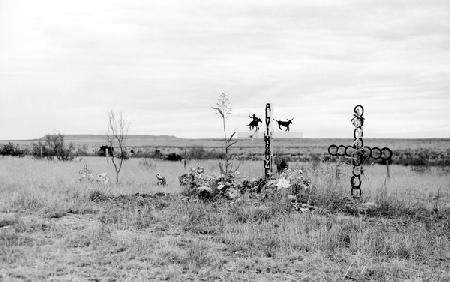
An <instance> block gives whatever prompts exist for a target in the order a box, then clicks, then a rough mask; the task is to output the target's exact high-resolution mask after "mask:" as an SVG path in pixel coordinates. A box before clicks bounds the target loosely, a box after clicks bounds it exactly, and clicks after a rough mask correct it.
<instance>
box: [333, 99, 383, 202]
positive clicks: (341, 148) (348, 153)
mask: <svg viewBox="0 0 450 282" xmlns="http://www.w3.org/2000/svg"><path fill="white" fill-rule="evenodd" d="M363 115H364V108H363V106H361V105H357V106H356V107H355V108H354V109H353V118H352V120H351V122H352V124H353V126H354V127H355V129H354V130H353V144H352V145H350V146H345V145H335V144H333V145H330V146H329V147H328V153H329V154H330V155H332V156H334V157H337V156H339V157H351V158H352V164H353V176H352V177H351V179H350V184H351V187H352V189H351V195H352V196H353V197H354V198H360V197H361V174H363V173H364V168H363V166H362V164H363V162H364V161H365V160H366V159H367V158H373V159H375V160H379V159H381V160H384V161H386V162H387V163H388V164H389V161H390V160H391V158H392V151H391V149H389V148H388V147H384V148H382V149H380V148H378V147H373V148H371V147H368V146H364V143H363V125H364V117H363ZM356 192H359V193H356Z"/></svg>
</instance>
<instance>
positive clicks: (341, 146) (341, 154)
mask: <svg viewBox="0 0 450 282" xmlns="http://www.w3.org/2000/svg"><path fill="white" fill-rule="evenodd" d="M341 148H344V150H343V151H342V149H341ZM339 151H341V153H339ZM336 153H337V155H338V156H340V157H344V156H345V146H344V145H339V147H338V148H337V151H336Z"/></svg>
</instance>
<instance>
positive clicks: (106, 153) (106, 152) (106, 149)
mask: <svg viewBox="0 0 450 282" xmlns="http://www.w3.org/2000/svg"><path fill="white" fill-rule="evenodd" d="M108 151H109V150H108V148H105V157H106V162H107V163H109V160H108V158H109V152H108Z"/></svg>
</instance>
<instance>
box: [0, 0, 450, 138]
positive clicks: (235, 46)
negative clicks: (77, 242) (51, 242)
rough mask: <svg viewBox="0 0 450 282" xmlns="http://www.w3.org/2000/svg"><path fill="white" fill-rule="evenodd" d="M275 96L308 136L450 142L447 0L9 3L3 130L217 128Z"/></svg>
mask: <svg viewBox="0 0 450 282" xmlns="http://www.w3.org/2000/svg"><path fill="white" fill-rule="evenodd" d="M221 92H225V93H227V94H228V95H229V96H230V98H231V103H232V108H233V115H232V116H231V117H230V119H229V128H230V131H245V130H246V127H245V125H246V124H247V123H248V122H249V118H248V114H251V113H256V114H257V115H261V116H262V115H263V112H264V106H265V103H266V102H272V103H273V105H274V109H275V115H276V117H277V118H278V119H286V118H291V117H295V119H294V126H293V128H292V130H294V131H301V132H303V133H304V136H305V137H351V136H352V133H353V131H352V125H351V124H350V118H351V117H352V111H353V107H354V106H355V105H356V104H362V105H364V107H365V109H366V112H365V116H366V124H365V128H364V136H365V137H419V138H426V137H450V110H449V106H450V1H448V0H442V1H439V0H436V1H423V0H421V1H416V0H408V1H406V0H405V1H394V0H386V1H372V0H370V1H369V0H367V1H364V0H355V1H336V0H329V1H316V0H311V1H297V0H292V1H290V0H276V1H275V0H274V1H267V0H251V1H242V0H239V1H225V0H221V1H216V0H207V1H205V0H201V1H195V0H189V1H187V0H179V1H172V0H164V1H130V0H123V1H111V0H105V1H97V0H86V1H80V0H77V1H60V0H55V1H47V0H40V1H33V0H29V1H21V0H10V1H8V0H0V139H20V138H34V137H40V136H42V135H44V134H46V133H53V132H57V131H61V132H62V133H65V134H82V133H83V134H103V133H105V132H106V125H107V124H106V123H107V111H108V110H110V109H112V110H115V111H122V112H123V114H124V116H126V118H127V119H128V120H130V122H131V127H130V133H133V134H173V135H177V136H180V137H217V136H220V135H221V131H220V130H221V123H220V122H219V120H218V118H217V117H216V115H215V114H214V112H213V110H211V108H210V107H211V106H212V105H214V103H215V101H216V99H217V97H218V95H219V94H220V93H221Z"/></svg>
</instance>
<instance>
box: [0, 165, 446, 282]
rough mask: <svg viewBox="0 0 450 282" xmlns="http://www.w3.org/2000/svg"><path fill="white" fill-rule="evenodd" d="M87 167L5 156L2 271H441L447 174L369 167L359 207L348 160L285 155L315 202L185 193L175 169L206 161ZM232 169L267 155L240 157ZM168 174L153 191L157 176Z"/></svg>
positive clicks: (94, 275) (285, 276) (192, 276)
mask: <svg viewBox="0 0 450 282" xmlns="http://www.w3.org/2000/svg"><path fill="white" fill-rule="evenodd" d="M84 162H86V163H87V164H88V166H89V169H92V170H93V172H94V173H102V172H107V173H108V174H109V175H110V176H111V175H114V171H113V170H112V168H111V165H110V164H108V163H107V160H106V158H92V157H88V158H85V159H82V160H79V159H78V160H75V161H72V162H61V161H46V160H45V161H44V160H34V159H31V158H27V157H25V158H20V159H18V158H11V157H3V158H1V159H0V185H1V186H0V266H1V267H0V280H4V281H11V280H43V279H56V280H64V279H67V280H80V279H105V280H106V279H112V280H118V281H123V280H126V279H128V280H149V279H157V280H163V279H169V280H200V279H206V280H214V279H221V280H236V279H252V280H277V281H283V280H296V281H297V280H301V279H309V280H345V279H350V280H393V279H396V280H398V279H411V280H430V281H444V280H448V279H450V275H449V271H450V187H449V183H450V174H449V171H448V169H446V168H445V167H444V168H440V167H428V168H426V169H423V170H413V169H411V168H410V167H405V166H391V169H390V173H391V178H390V180H387V179H386V178H385V175H386V168H385V166H381V165H373V166H368V167H367V171H366V172H365V175H366V177H365V178H363V196H364V199H363V202H371V203H372V204H370V205H357V204H355V203H354V202H353V201H351V199H350V198H349V197H348V194H349V191H348V190H349V175H350V167H348V166H347V165H345V164H339V165H338V164H335V163H323V162H320V161H316V162H306V163H290V168H291V169H302V170H303V173H304V175H305V177H306V178H308V179H309V180H310V182H311V192H310V196H311V201H312V202H313V204H314V206H315V207H316V208H315V209H314V210H312V211H306V212H298V211H295V210H292V207H291V206H290V205H289V203H287V202H286V200H285V198H283V197H271V198H265V199H264V198H258V197H257V196H254V195H250V194H248V195H242V196H241V197H239V199H238V200H233V201H230V200H227V199H225V198H223V199H218V200H215V201H209V200H200V199H196V198H195V197H186V196H184V195H183V194H182V193H180V192H182V190H183V188H182V187H180V185H179V181H178V176H179V175H181V174H183V173H186V172H188V170H189V168H190V167H196V166H199V165H200V166H202V167H204V168H205V170H206V171H217V170H218V163H217V161H213V160H198V161H195V160H193V161H190V162H189V163H188V164H187V168H186V169H185V168H184V166H183V164H182V163H179V162H167V161H157V160H151V159H130V160H127V161H126V162H127V163H126V165H125V166H124V168H123V172H122V174H121V182H120V183H119V184H115V183H111V182H110V183H109V184H106V185H105V184H99V183H95V182H85V181H82V182H80V181H79V180H78V178H79V174H78V171H79V170H80V169H82V167H83V163H84ZM239 165H240V168H239V171H240V176H239V177H240V178H242V179H245V178H247V179H251V178H255V177H260V176H262V173H263V171H262V163H261V162H251V161H242V162H239ZM156 173H160V174H162V175H164V176H166V177H167V181H168V186H166V187H163V186H157V185H156V179H155V175H156Z"/></svg>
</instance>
